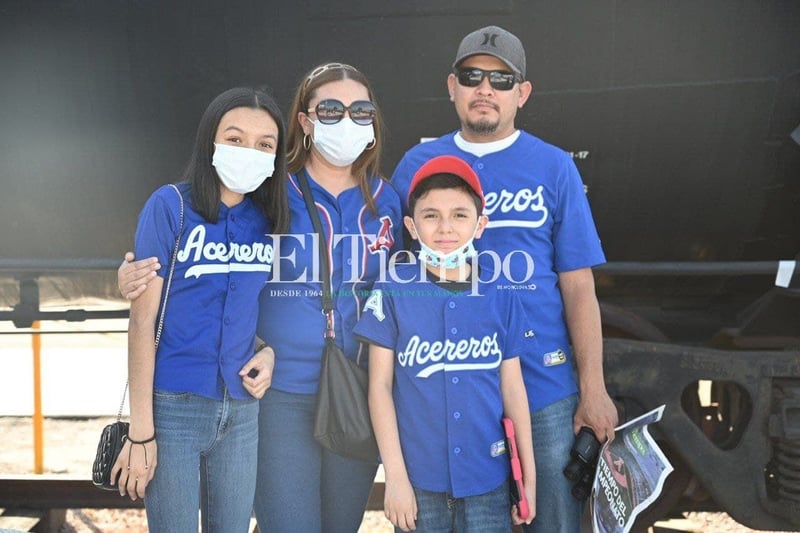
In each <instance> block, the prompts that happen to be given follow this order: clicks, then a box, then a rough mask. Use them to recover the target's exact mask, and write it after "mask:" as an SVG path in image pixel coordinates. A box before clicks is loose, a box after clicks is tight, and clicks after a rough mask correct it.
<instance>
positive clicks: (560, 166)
mask: <svg viewBox="0 0 800 533" xmlns="http://www.w3.org/2000/svg"><path fill="white" fill-rule="evenodd" d="M453 69H454V70H453V72H452V73H451V74H449V75H448V77H447V88H448V91H449V94H450V100H451V101H452V102H453V103H454V104H455V108H456V113H457V114H458V118H459V121H460V123H461V129H460V130H459V131H455V132H452V133H449V134H447V135H444V136H443V137H440V138H439V139H436V140H434V141H431V142H428V143H423V144H420V145H417V146H415V147H413V148H412V149H410V150H409V151H408V152H407V153H406V154H405V155H404V156H403V159H402V160H401V161H400V163H399V164H398V166H397V168H396V170H395V172H394V175H393V176H392V182H393V184H394V185H395V187H396V188H397V189H398V191H399V192H400V196H401V198H405V197H406V196H407V193H408V189H409V185H410V182H411V178H412V177H413V176H414V174H415V173H416V171H417V170H418V169H419V167H420V166H422V164H423V163H424V162H425V161H428V160H429V159H431V158H432V157H435V156H438V155H443V154H449V155H455V156H458V157H460V158H462V159H464V160H466V161H467V162H468V163H469V164H470V165H471V166H472V168H473V169H474V170H475V171H476V172H477V174H478V175H479V176H480V179H481V184H482V186H483V189H484V191H485V192H486V209H485V214H487V215H489V219H490V222H489V225H488V226H487V230H486V231H485V232H484V236H483V238H482V239H480V240H479V241H475V242H476V247H477V248H478V249H479V251H485V252H490V251H492V252H493V253H495V254H498V255H496V256H495V257H499V260H496V261H494V262H493V268H494V270H501V271H502V276H503V278H504V280H505V281H507V282H508V283H509V285H507V288H508V289H509V290H517V292H519V293H520V294H521V296H522V300H523V303H524V307H525V309H526V311H527V313H529V314H530V316H531V317H532V318H533V320H532V321H531V322H532V323H533V324H534V325H535V327H536V326H538V329H536V330H535V331H532V332H530V334H531V335H536V336H537V337H538V340H539V346H541V347H542V351H541V353H531V354H526V355H525V357H524V358H523V361H522V369H523V376H524V379H525V385H526V387H527V389H528V398H529V403H530V408H531V417H532V427H533V437H534V438H533V441H534V454H535V457H536V470H537V477H536V511H537V514H536V519H535V520H534V523H533V525H531V526H527V527H526V530H527V531H533V532H537V533H538V532H546V533H553V532H556V531H562V532H565V533H575V532H577V531H579V530H580V521H581V514H582V507H583V505H582V503H581V502H579V501H578V500H576V499H575V498H574V497H572V495H571V494H570V489H571V483H570V482H569V481H568V480H567V479H566V478H565V477H564V475H563V473H562V470H563V468H564V466H565V465H566V464H567V462H568V461H569V450H570V447H571V446H572V443H573V441H574V436H575V434H576V433H577V432H578V431H579V429H580V428H581V427H582V426H589V427H591V428H592V429H593V430H594V433H595V435H596V436H597V437H598V439H599V440H600V441H604V440H606V438H613V437H614V426H616V424H617V413H616V409H615V407H614V404H613V402H612V401H611V398H609V396H608V393H607V392H606V388H605V383H604V379H603V366H602V332H601V327H600V310H599V305H598V302H597V297H596V295H595V289H594V278H593V275H592V270H591V267H592V266H594V265H597V264H600V263H603V262H605V256H604V254H603V250H602V248H601V246H600V240H599V238H598V236H597V231H596V229H595V226H594V222H593V220H592V216H591V211H590V209H589V205H588V201H587V199H586V195H585V193H584V190H583V184H582V181H581V178H580V175H579V174H578V170H577V168H576V167H575V165H574V163H573V162H572V159H571V158H570V157H569V155H567V154H566V153H565V152H564V151H562V150H560V149H558V148H556V147H555V146H552V145H549V144H547V143H545V142H544V141H542V140H541V139H538V138H536V137H534V136H533V135H531V134H529V133H527V132H524V131H521V130H518V129H516V127H515V125H514V120H515V118H516V114H517V110H518V109H521V108H522V106H524V105H525V102H527V100H528V98H529V97H530V95H531V91H532V89H533V87H532V85H531V83H530V82H529V81H526V80H525V51H524V49H523V47H522V43H521V42H520V40H519V39H518V38H517V37H516V36H515V35H513V34H512V33H510V32H508V31H506V30H504V29H502V28H499V27H497V26H488V27H486V28H481V29H479V30H476V31H474V32H472V33H470V34H469V35H467V36H466V37H464V39H463V40H462V41H461V44H460V46H459V47H458V51H457V53H456V59H455V62H454V63H453ZM525 253H527V254H529V255H530V257H532V259H533V266H532V268H531V264H530V262H526V261H525V260H524V255H525ZM490 255H491V254H489V253H485V254H484V255H483V256H482V260H483V259H487V260H488V259H490V257H489V256H490ZM531 270H533V273H532V276H531ZM527 278H529V279H527ZM512 285H513V286H512ZM575 371H577V382H576V375H575ZM578 392H580V394H579V395H578Z"/></svg>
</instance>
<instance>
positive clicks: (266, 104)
mask: <svg viewBox="0 0 800 533" xmlns="http://www.w3.org/2000/svg"><path fill="white" fill-rule="evenodd" d="M237 107H247V108H250V109H263V110H264V111H266V112H267V113H269V115H270V116H271V117H272V119H273V120H274V121H275V124H277V125H278V146H277V149H276V150H275V172H274V173H273V174H272V177H271V178H267V180H266V181H264V183H262V184H261V185H260V186H259V187H258V189H256V190H255V191H253V192H251V193H248V194H247V196H249V197H250V198H252V200H253V202H255V204H256V205H257V206H258V207H259V208H260V209H261V210H262V211H263V212H264V214H265V215H266V216H267V217H269V219H270V220H271V221H272V228H273V229H272V231H273V232H274V233H286V232H287V231H288V229H289V204H288V200H287V196H286V176H287V171H286V128H285V126H284V123H283V117H282V116H281V111H280V109H279V108H278V104H276V103H275V100H273V99H272V97H271V96H269V95H268V94H267V93H265V92H263V91H260V90H258V89H253V88H250V87H236V88H234V89H228V90H227V91H225V92H224V93H222V94H220V95H219V96H217V97H216V98H214V100H212V101H211V103H210V104H208V108H206V111H205V113H203V116H202V117H201V118H200V125H199V126H198V127H197V137H196V138H195V142H194V149H193V150H192V156H191V158H190V159H189V164H188V165H186V170H185V171H184V173H183V179H184V181H188V182H189V183H191V185H192V204H193V206H194V208H195V209H196V210H197V211H198V212H199V213H200V214H201V215H203V218H205V219H206V220H207V221H209V222H213V223H216V222H217V218H218V217H219V203H220V191H219V185H220V180H219V176H218V175H217V171H216V169H214V166H213V165H212V164H211V160H212V157H213V154H214V138H215V137H216V134H217V128H218V127H219V122H220V120H222V116H223V115H224V114H225V113H227V112H228V111H230V110H231V109H235V108H237Z"/></svg>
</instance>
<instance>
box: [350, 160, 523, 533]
mask: <svg viewBox="0 0 800 533" xmlns="http://www.w3.org/2000/svg"><path fill="white" fill-rule="evenodd" d="M408 204H409V212H410V213H412V215H413V218H412V217H408V216H407V217H405V218H404V223H405V225H406V227H407V228H408V231H409V232H410V234H411V236H412V238H414V239H415V240H418V241H419V244H420V253H419V258H420V261H421V262H422V264H423V265H424V267H425V268H424V269H422V268H421V267H420V265H417V264H413V263H411V264H400V265H396V268H395V271H394V272H393V273H392V274H393V275H392V276H387V277H388V278H390V280H389V281H386V282H378V283H376V284H375V286H374V288H373V292H372V294H371V295H370V298H369V299H368V300H367V302H366V304H365V306H364V312H363V314H362V317H361V319H360V321H359V323H358V324H357V325H356V328H355V333H356V335H358V336H359V337H361V338H362V340H365V341H366V342H368V343H369V344H370V349H369V369H370V372H369V374H370V383H369V403H370V413H371V415H372V423H373V426H374V428H375V434H376V438H377V441H378V447H379V449H380V452H381V457H382V460H383V465H384V469H385V472H386V495H385V500H384V512H385V514H386V517H387V518H388V519H389V520H390V521H391V522H392V523H393V524H394V525H395V526H396V527H397V528H399V529H402V530H403V531H410V530H416V531H418V532H420V531H425V532H428V531H437V532H439V531H456V532H467V531H480V532H493V531H497V532H498V533H500V532H502V533H508V531H509V530H510V529H511V523H512V521H513V523H514V524H521V523H530V522H531V521H532V520H533V515H534V514H535V508H534V502H535V501H536V500H535V487H534V484H535V479H536V472H535V467H534V460H533V444H532V439H531V429H530V414H529V412H528V400H527V395H526V392H525V386H524V384H523V381H522V372H521V370H520V363H519V356H520V355H522V354H523V353H526V352H533V351H535V350H534V349H535V347H536V346H535V344H536V342H537V341H536V337H535V335H534V333H533V330H532V329H531V326H530V324H528V323H527V318H526V317H525V315H524V312H523V311H522V308H521V306H520V303H519V301H518V300H517V297H516V294H515V293H514V291H513V290H499V289H498V288H496V287H494V286H493V285H488V284H487V285H481V286H480V291H478V292H479V294H476V293H475V292H474V291H473V290H472V289H473V287H472V284H471V283H470V280H471V279H473V278H477V276H471V275H472V274H476V272H473V271H472V269H473V268H477V262H476V266H474V267H473V266H472V265H471V264H470V263H469V262H468V259H469V258H471V257H472V256H474V255H475V249H474V247H473V246H472V240H473V239H474V238H478V237H480V235H481V233H482V232H483V229H484V227H485V226H486V223H487V218H486V217H485V216H483V215H482V214H481V213H482V212H483V207H484V199H483V192H482V189H481V186H480V182H479V180H478V176H477V175H476V174H475V172H474V171H473V170H472V168H471V167H470V166H469V165H468V164H467V163H466V162H464V161H463V160H461V159H459V158H457V157H453V156H440V157H435V158H433V159H431V160H430V161H428V162H427V163H426V164H424V165H423V166H422V167H421V168H420V169H419V171H418V172H417V173H416V174H415V175H414V178H413V180H412V182H411V186H410V190H409V194H408ZM503 416H507V417H509V418H511V419H512V420H513V422H514V424H515V426H516V434H517V439H518V448H519V455H520V460H521V463H522V470H523V479H524V483H525V497H526V499H527V501H528V502H529V505H530V509H531V512H530V514H529V516H527V517H526V518H524V519H522V518H521V517H520V516H519V513H518V511H517V508H516V506H514V507H513V508H512V509H511V512H509V506H510V504H509V471H510V469H509V458H508V450H506V446H505V442H504V432H503V426H502V423H501V419H502V417H503Z"/></svg>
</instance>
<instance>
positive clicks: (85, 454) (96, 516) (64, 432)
mask: <svg viewBox="0 0 800 533" xmlns="http://www.w3.org/2000/svg"><path fill="white" fill-rule="evenodd" d="M112 420H113V418H46V419H45V421H44V470H45V472H46V473H54V474H70V473H74V474H80V473H86V475H87V477H88V476H89V472H90V470H91V461H92V459H93V458H94V453H95V449H96V446H97V438H98V436H99V434H100V430H101V429H102V427H103V426H104V425H105V424H107V423H108V422H110V421H112ZM0 435H2V436H3V439H2V441H0V442H2V443H1V444H0V472H2V473H6V474H29V473H33V468H34V455H33V429H32V424H31V419H30V418H28V417H0ZM10 443H15V444H16V446H14V447H10V446H9V444H10ZM658 525H660V526H662V527H668V528H670V530H678V531H696V532H704V533H705V532H709V533H721V532H725V533H747V532H753V531H755V530H752V529H749V528H746V527H744V526H742V525H740V524H738V523H736V521H734V520H733V519H732V518H731V517H729V516H728V515H726V514H724V513H688V514H687V515H686V516H685V518H684V519H682V520H670V521H668V522H664V523H659V524H658ZM121 531H125V532H131V533H137V532H146V531H147V526H146V520H145V518H144V511H139V510H110V509H71V510H69V511H68V512H67V523H66V524H65V525H64V527H62V529H61V533H98V532H121ZM392 531H393V529H392V527H391V524H390V523H389V522H388V520H386V518H384V516H383V513H382V512H381V511H368V512H366V513H364V521H363V522H362V524H361V528H360V529H359V531H358V533H390V532H392ZM661 531H664V530H663V529H662V530H661Z"/></svg>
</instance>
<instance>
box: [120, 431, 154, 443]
mask: <svg viewBox="0 0 800 533" xmlns="http://www.w3.org/2000/svg"><path fill="white" fill-rule="evenodd" d="M127 439H128V441H130V443H131V444H147V443H148V442H153V441H154V440H156V434H155V433H153V436H152V437H150V438H149V439H144V440H133V439H132V438H130V437H127Z"/></svg>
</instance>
